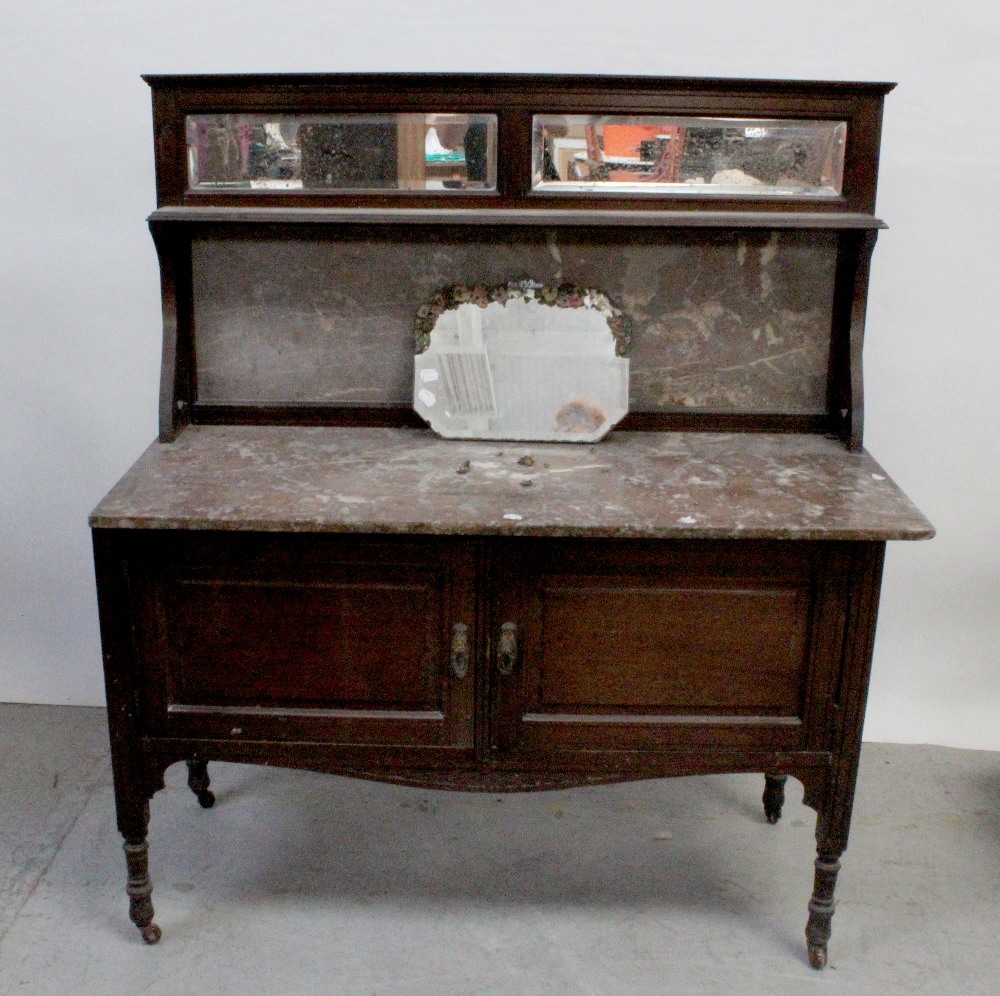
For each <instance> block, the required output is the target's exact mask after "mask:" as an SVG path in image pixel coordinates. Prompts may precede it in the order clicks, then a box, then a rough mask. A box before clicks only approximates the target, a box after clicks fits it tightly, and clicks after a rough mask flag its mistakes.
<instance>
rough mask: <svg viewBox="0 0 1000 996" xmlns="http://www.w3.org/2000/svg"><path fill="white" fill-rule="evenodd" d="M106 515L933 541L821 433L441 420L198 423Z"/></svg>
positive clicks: (112, 523) (100, 517)
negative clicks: (570, 429)
mask: <svg viewBox="0 0 1000 996" xmlns="http://www.w3.org/2000/svg"><path fill="white" fill-rule="evenodd" d="M90 521H91V525H92V526H95V527H100V528H143V529H175V528H176V529H247V530H266V531H296V532H313V531H315V532H383V533H437V534H509V535H517V534H526V535H550V536H594V537H600V536H604V537H614V536H622V537H625V536H627V537H674V538H699V537H701V538H726V537H742V538H751V537H756V538H780V539H868V540H887V539H922V538H928V537H930V536H932V535H933V529H932V527H931V526H930V524H929V523H928V522H927V520H926V519H925V518H924V517H923V516H922V515H921V514H920V512H918V511H917V509H916V508H914V506H913V505H912V504H911V503H910V501H909V499H907V497H906V496H905V495H904V494H903V493H902V492H901V491H900V490H899V488H898V487H897V486H896V485H895V484H894V483H893V482H892V481H891V480H890V479H889V478H888V477H887V476H886V475H885V472H884V471H883V470H882V469H881V467H879V465H878V464H877V463H876V462H875V461H874V460H873V459H872V458H871V457H870V456H869V455H868V454H851V453H848V452H846V451H845V450H844V448H843V446H842V445H841V444H840V443H839V442H836V441H834V440H830V439H826V438H824V437H822V436H811V435H797V434H796V435H770V434H752V433H749V434H722V433H692V432H673V433H641V432H635V433H630V432H613V433H611V435H609V436H607V437H606V438H605V439H604V440H602V441H601V442H599V443H596V444H586V445H581V444H569V443H547V444H524V443H518V444H503V443H499V444H498V443H482V442H466V441H464V440H442V439H440V438H438V437H437V436H435V435H434V434H433V433H432V432H430V431H429V430H420V429H345V428H296V427H258V426H200V427H192V428H190V429H188V430H186V431H185V432H183V433H182V434H181V435H180V436H179V437H178V439H177V440H176V442H174V443H170V444H160V443H154V444H153V445H152V446H150V448H149V449H148V450H147V451H146V453H145V454H143V456H142V457H141V458H140V459H139V461H138V462H137V463H136V464H135V465H134V466H133V467H132V469H131V470H129V472H128V473H127V474H126V475H125V477H123V478H122V480H121V481H119V483H118V484H117V485H116V486H115V487H114V489H113V490H112V491H111V493H110V494H109V495H108V496H107V497H106V498H105V499H104V501H102V502H101V504H100V505H99V506H98V507H97V508H96V509H95V510H94V512H93V514H92V516H91V520H90Z"/></svg>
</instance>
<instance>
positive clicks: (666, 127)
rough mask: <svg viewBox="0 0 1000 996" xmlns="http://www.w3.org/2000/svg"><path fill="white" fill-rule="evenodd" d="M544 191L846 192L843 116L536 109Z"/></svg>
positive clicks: (535, 181)
mask: <svg viewBox="0 0 1000 996" xmlns="http://www.w3.org/2000/svg"><path fill="white" fill-rule="evenodd" d="M532 133H533V134H532V168H533V176H532V187H533V189H535V190H538V191H544V192H546V193H587V192H607V193H628V194H659V195H664V194H689V195H690V194H693V195H697V196H715V197H718V196H726V197H731V196H733V195H737V196H740V195H743V196H747V195H749V196H752V197H758V196H766V197H775V196H777V197H782V196H784V197H839V196H840V194H841V190H842V186H843V172H844V147H845V142H846V137H847V124H846V123H845V122H844V121H821V120H813V121H808V120H770V119H764V118H727V117H693V116H672V117H661V116H652V115H650V116H642V115H615V116H596V115H586V114H536V115H535V116H534V123H533V128H532Z"/></svg>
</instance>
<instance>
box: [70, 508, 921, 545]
mask: <svg viewBox="0 0 1000 996" xmlns="http://www.w3.org/2000/svg"><path fill="white" fill-rule="evenodd" d="M88 522H89V526H90V528H91V529H94V530H98V529H122V530H136V531H141V530H164V531H169V530H184V531H186V532H254V533H331V534H336V533H340V534H345V535H346V534H352V535H359V534H364V535H371V534H375V533H377V534H379V535H385V536H548V537H553V538H560V537H565V538H577V539H586V538H592V539H685V540H688V539H691V540H698V539H704V540H739V539H745V540H769V539H770V540H829V541H831V542H837V541H848V540H854V541H873V542H888V541H898V540H910V541H915V540H927V539H932V538H933V537H934V535H935V530H934V527H933V526H931V525H930V523H928V524H927V526H926V527H920V528H917V527H914V528H911V529H905V530H903V529H896V530H892V529H836V530H833V529H817V528H801V529H799V528H796V527H794V526H787V525H786V526H776V527H773V528H769V529H767V528H733V529H724V528H721V527H705V526H697V525H693V526H664V527H662V528H658V527H645V528H642V527H629V526H599V527H593V528H586V527H580V526H559V525H532V524H531V523H520V522H519V523H511V524H509V525H508V524H507V523H498V522H489V523H478V522H477V523H450V524H448V525H441V526H436V525H434V524H433V523H431V524H428V523H407V522H385V521H384V520H373V521H372V522H364V521H362V522H350V523H342V522H329V521H319V520H308V519H302V520H291V521H276V520H273V519H249V518H243V517H240V518H234V519H223V518H219V519H211V520H209V519H187V518H159V517H157V518H153V517H148V518H147V517H141V516H132V517H125V516H113V515H107V516H105V515H95V514H91V516H90V517H89V520H88Z"/></svg>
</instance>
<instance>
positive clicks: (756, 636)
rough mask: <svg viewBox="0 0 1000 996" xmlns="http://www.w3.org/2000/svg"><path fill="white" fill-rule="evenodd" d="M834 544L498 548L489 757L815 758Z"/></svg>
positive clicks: (835, 610) (827, 661)
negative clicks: (732, 752) (743, 752)
mask: <svg viewBox="0 0 1000 996" xmlns="http://www.w3.org/2000/svg"><path fill="white" fill-rule="evenodd" d="M834 546H835V544H829V545H827V546H824V545H823V544H808V543H779V544H775V543H757V542H753V541H734V542H714V543H698V542H684V543H660V544H646V543H638V542H636V543H629V542H611V541H580V540H549V541H544V542H538V543H534V544H528V543H518V542H516V541H511V542H507V543H505V544H503V545H500V546H498V548H497V557H496V564H497V567H496V571H497V598H496V613H495V615H494V618H493V620H492V622H491V629H490V633H491V640H492V641H493V642H494V647H495V648H498V649H499V652H500V656H499V657H498V650H496V649H495V650H494V654H493V656H494V662H493V669H492V681H493V688H494V694H493V710H492V719H493V736H492V743H491V746H492V748H493V755H494V758H495V759H496V760H497V761H498V762H499V763H506V762H507V761H512V762H515V763H520V762H522V761H524V762H530V760H531V759H532V758H533V757H540V756H544V755H551V754H552V753H553V752H557V753H559V754H562V755H563V757H564V759H566V756H567V752H569V753H572V752H577V753H578V754H579V755H580V757H582V756H583V752H607V751H612V752H615V751H660V750H676V749H685V748H691V749H695V748H698V747H713V748H722V749H726V748H733V749H767V750H805V749H822V741H823V739H824V737H823V736H822V735H821V736H819V737H818V738H817V737H816V736H814V735H813V734H814V733H815V731H816V730H817V729H818V728H819V727H820V726H822V724H823V723H824V722H825V721H826V719H825V712H826V700H827V698H828V693H829V688H830V684H831V681H832V675H833V673H834V671H835V669H836V667H837V665H838V661H839V656H840V646H839V644H838V643H837V640H836V633H837V632H838V627H839V628H840V630H841V631H842V622H841V621H840V607H841V606H842V602H843V599H842V597H841V595H840V594H838V592H837V591H836V588H837V585H836V580H835V579H836V576H837V573H838V572H837V570H836V569H835V568H836V564H835V561H837V559H838V557H840V556H841V554H840V553H837V552H836V551H834V550H833V549H832V548H833V547H834ZM505 624H506V626H505ZM821 631H822V632H821ZM830 631H832V632H833V634H834V639H833V640H832V641H831V640H830V639H829V632H830ZM515 638H516V651H515V653H514V655H513V657H512V656H511V655H510V649H511V646H512V644H513V642H514V639H515ZM501 645H503V646H501ZM504 652H506V656H504ZM511 664H513V667H512V668H511ZM507 670H509V671H510V673H509V674H506V673H504V672H505V671H507ZM817 741H818V742H817ZM595 760H596V755H595Z"/></svg>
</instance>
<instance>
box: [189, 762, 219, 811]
mask: <svg viewBox="0 0 1000 996" xmlns="http://www.w3.org/2000/svg"><path fill="white" fill-rule="evenodd" d="M187 766H188V788H189V789H191V791H192V792H194V794H195V795H196V796H197V797H198V802H199V803H201V808H202V809H211V808H212V806H214V805H215V793H214V792H212V791H211V790H210V789H209V787H208V786H209V784H210V781H209V777H208V761H188V763H187Z"/></svg>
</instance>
